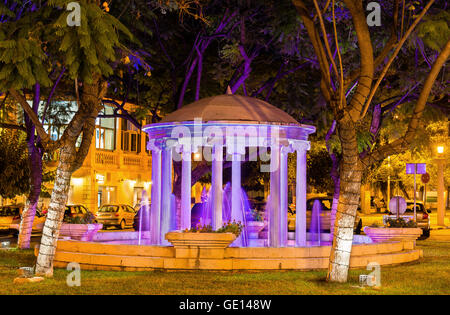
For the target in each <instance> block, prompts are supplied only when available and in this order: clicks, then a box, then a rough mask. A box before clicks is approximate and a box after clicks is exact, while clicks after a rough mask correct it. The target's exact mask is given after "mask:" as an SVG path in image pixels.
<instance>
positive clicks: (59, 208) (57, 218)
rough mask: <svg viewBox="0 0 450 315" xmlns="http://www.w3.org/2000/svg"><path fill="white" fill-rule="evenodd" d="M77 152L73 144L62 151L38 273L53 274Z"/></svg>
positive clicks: (42, 240) (37, 266) (40, 248)
mask: <svg viewBox="0 0 450 315" xmlns="http://www.w3.org/2000/svg"><path fill="white" fill-rule="evenodd" d="M75 153H76V151H75V146H74V145H73V144H66V145H65V146H63V147H62V148H61V151H60V159H59V165H58V168H57V171H56V177H55V183H54V186H53V190H52V196H51V202H50V206H49V208H48V214H47V219H46V220H45V224H44V229H43V231H42V239H41V245H40V247H39V255H38V258H37V262H36V274H37V275H44V276H46V277H51V276H53V258H54V256H55V250H56V245H57V242H58V236H59V229H60V227H61V224H62V220H63V217H64V210H65V207H66V203H67V199H68V194H69V188H70V178H71V176H72V167H73V166H72V164H73V162H74V156H75Z"/></svg>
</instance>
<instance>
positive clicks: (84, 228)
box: [59, 223, 103, 242]
mask: <svg viewBox="0 0 450 315" xmlns="http://www.w3.org/2000/svg"><path fill="white" fill-rule="evenodd" d="M102 227H103V224H97V223H96V224H69V223H63V224H62V225H61V229H60V231H59V236H60V237H67V236H68V237H70V238H72V239H75V240H79V241H88V242H89V241H92V239H93V238H94V236H95V234H97V232H98V231H99V230H101V228H102Z"/></svg>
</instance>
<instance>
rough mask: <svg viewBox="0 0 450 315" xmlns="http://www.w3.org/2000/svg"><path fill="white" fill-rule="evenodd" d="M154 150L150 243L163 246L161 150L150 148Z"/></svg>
mask: <svg viewBox="0 0 450 315" xmlns="http://www.w3.org/2000/svg"><path fill="white" fill-rule="evenodd" d="M149 149H150V150H152V192H151V194H152V199H151V211H150V241H151V244H153V245H160V244H161V234H160V224H161V150H160V149H159V148H156V147H149Z"/></svg>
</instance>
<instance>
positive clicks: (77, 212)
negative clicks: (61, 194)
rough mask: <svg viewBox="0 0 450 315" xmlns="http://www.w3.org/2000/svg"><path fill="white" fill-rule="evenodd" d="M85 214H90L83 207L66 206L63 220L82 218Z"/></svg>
mask: <svg viewBox="0 0 450 315" xmlns="http://www.w3.org/2000/svg"><path fill="white" fill-rule="evenodd" d="M87 213H92V212H91V211H89V210H88V209H87V208H86V207H85V206H83V205H66V210H65V211H64V218H67V217H70V218H75V217H79V218H82V217H84V216H85V215H86V214H87Z"/></svg>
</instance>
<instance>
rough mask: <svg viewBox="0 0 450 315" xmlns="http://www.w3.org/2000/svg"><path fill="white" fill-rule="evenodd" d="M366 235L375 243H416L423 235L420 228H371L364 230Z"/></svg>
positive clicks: (367, 227)
mask: <svg viewBox="0 0 450 315" xmlns="http://www.w3.org/2000/svg"><path fill="white" fill-rule="evenodd" d="M364 233H366V235H368V236H369V237H370V238H371V239H372V241H373V242H375V243H380V242H388V241H415V240H417V239H418V238H419V237H420V236H421V235H422V229H420V228H385V227H379V228H378V227H369V226H366V227H365V228H364Z"/></svg>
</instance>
